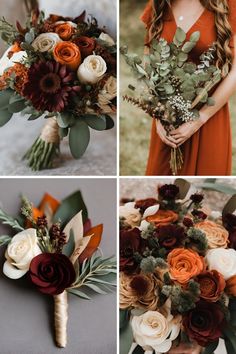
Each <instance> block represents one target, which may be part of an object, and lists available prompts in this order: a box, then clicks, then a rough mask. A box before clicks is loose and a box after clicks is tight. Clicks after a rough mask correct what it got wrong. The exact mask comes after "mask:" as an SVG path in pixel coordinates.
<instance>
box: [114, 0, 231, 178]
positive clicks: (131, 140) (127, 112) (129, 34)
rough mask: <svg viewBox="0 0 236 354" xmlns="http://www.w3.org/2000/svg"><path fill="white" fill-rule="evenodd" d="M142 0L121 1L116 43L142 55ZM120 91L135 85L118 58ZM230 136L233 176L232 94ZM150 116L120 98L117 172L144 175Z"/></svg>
mask: <svg viewBox="0 0 236 354" xmlns="http://www.w3.org/2000/svg"><path fill="white" fill-rule="evenodd" d="M146 3H147V1H146V0H139V1H135V0H121V2H120V4H121V5H120V10H121V16H120V44H121V45H124V44H126V45H128V47H129V49H130V51H131V52H132V51H133V52H136V53H138V54H140V55H142V52H143V41H144V36H145V27H144V25H143V23H142V22H141V21H140V20H139V17H140V14H141V13H142V10H143V9H144V7H145V4H146ZM120 63H121V64H120V94H121V97H122V95H124V94H125V93H130V90H129V89H128V85H129V84H130V83H131V84H132V83H133V84H135V80H133V78H132V77H131V72H130V68H129V66H128V65H127V64H126V63H125V61H124V59H123V58H122V57H121V60H120ZM230 110H231V121H232V137H233V172H232V174H233V175H236V95H234V96H233V97H232V98H231V101H230ZM150 127H151V119H150V117H148V116H147V115H145V114H144V113H143V112H142V111H141V110H139V109H138V108H135V107H134V106H132V105H131V104H128V103H127V102H124V101H123V100H122V98H121V99H120V174H121V175H123V176H128V175H132V176H135V175H136V176H140V175H144V174H145V167H146V162H147V156H148V148H149V140H150Z"/></svg>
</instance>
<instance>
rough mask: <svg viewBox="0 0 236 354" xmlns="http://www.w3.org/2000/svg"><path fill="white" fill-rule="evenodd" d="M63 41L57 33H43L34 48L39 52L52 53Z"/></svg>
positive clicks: (35, 41) (36, 39) (35, 42)
mask: <svg viewBox="0 0 236 354" xmlns="http://www.w3.org/2000/svg"><path fill="white" fill-rule="evenodd" d="M61 41H62V40H61V38H60V37H59V36H58V34H57V33H52V32H49V33H41V34H40V35H39V36H38V37H36V38H35V40H34V41H33V43H32V47H33V48H34V50H36V51H39V52H52V51H53V49H54V48H55V46H56V45H57V43H59V42H61Z"/></svg>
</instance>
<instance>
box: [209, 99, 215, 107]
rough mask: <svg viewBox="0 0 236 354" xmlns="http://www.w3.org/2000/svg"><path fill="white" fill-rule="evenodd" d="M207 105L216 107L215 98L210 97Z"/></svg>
mask: <svg viewBox="0 0 236 354" xmlns="http://www.w3.org/2000/svg"><path fill="white" fill-rule="evenodd" d="M207 105H208V106H214V105H215V100H214V98H213V97H208V99H207Z"/></svg>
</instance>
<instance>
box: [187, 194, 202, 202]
mask: <svg viewBox="0 0 236 354" xmlns="http://www.w3.org/2000/svg"><path fill="white" fill-rule="evenodd" d="M203 198H204V195H203V194H201V193H194V194H192V195H191V197H190V200H192V202H193V203H195V204H199V203H201V202H202V201H203Z"/></svg>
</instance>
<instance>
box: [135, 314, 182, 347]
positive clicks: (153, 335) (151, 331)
mask: <svg viewBox="0 0 236 354" xmlns="http://www.w3.org/2000/svg"><path fill="white" fill-rule="evenodd" d="M180 323H181V316H176V317H173V316H172V315H171V314H170V313H168V314H167V315H166V316H163V315H162V314H161V313H160V312H158V311H147V312H145V313H144V314H143V315H141V316H134V317H133V318H132V320H131V327H132V330H133V336H134V340H135V342H136V343H137V344H138V345H140V346H141V347H142V348H143V349H144V350H145V351H147V352H148V351H150V353H152V352H153V350H154V351H155V353H158V354H159V353H167V352H168V351H169V350H170V348H171V346H172V341H173V340H175V339H176V338H177V337H178V335H179V332H180Z"/></svg>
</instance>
